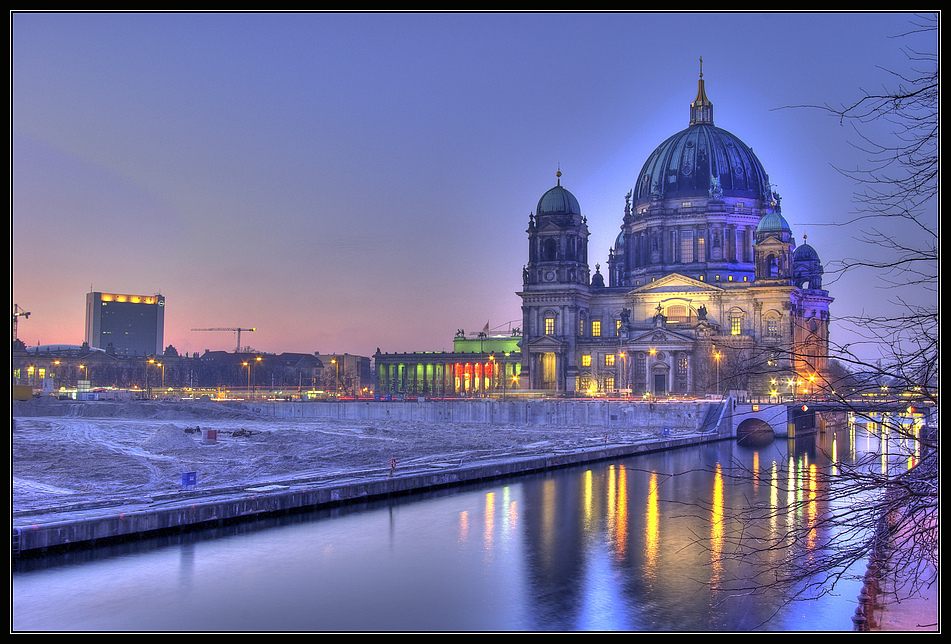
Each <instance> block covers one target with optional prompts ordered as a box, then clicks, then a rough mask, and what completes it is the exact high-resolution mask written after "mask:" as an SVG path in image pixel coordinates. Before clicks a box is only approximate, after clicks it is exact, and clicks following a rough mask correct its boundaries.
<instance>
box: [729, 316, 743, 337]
mask: <svg viewBox="0 0 951 644" xmlns="http://www.w3.org/2000/svg"><path fill="white" fill-rule="evenodd" d="M740 321H741V318H740V317H739V316H734V317H731V318H730V335H740Z"/></svg>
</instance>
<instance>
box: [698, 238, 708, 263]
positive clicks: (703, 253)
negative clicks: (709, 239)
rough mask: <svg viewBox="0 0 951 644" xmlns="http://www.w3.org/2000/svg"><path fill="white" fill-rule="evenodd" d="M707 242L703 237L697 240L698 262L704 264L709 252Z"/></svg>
mask: <svg viewBox="0 0 951 644" xmlns="http://www.w3.org/2000/svg"><path fill="white" fill-rule="evenodd" d="M705 242H706V240H704V238H703V237H698V238H697V261H698V262H702V261H705V260H706V257H707V250H706V248H707V247H706V243H705Z"/></svg>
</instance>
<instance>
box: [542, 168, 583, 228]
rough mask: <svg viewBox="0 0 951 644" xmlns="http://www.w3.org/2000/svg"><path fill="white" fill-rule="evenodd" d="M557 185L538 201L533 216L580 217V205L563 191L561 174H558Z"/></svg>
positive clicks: (571, 195)
mask: <svg viewBox="0 0 951 644" xmlns="http://www.w3.org/2000/svg"><path fill="white" fill-rule="evenodd" d="M556 176H557V177H558V185H556V186H555V187H554V188H552V189H551V190H549V191H548V192H546V193H545V194H543V195H542V198H541V199H539V200H538V208H536V209H535V214H536V215H537V216H539V217H541V216H544V215H577V216H581V205H580V204H579V203H578V200H577V199H575V196H574V195H573V194H571V193H570V192H568V191H567V190H565V189H564V188H563V187H562V185H561V172H558V173H557V175H556Z"/></svg>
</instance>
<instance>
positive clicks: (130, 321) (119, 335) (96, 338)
mask: <svg viewBox="0 0 951 644" xmlns="http://www.w3.org/2000/svg"><path fill="white" fill-rule="evenodd" d="M164 340H165V297H164V296H162V295H128V294H121V293H101V292H98V291H97V292H90V293H87V294H86V344H88V345H89V346H90V347H93V348H97V349H102V350H104V351H106V352H107V353H110V354H113V355H117V356H122V357H132V356H143V357H144V356H160V355H162V352H163V349H164V347H163V346H162V343H163V342H164Z"/></svg>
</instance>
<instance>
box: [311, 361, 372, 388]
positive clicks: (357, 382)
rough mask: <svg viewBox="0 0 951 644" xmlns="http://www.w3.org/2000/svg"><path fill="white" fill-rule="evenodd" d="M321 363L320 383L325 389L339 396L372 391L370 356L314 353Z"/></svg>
mask: <svg viewBox="0 0 951 644" xmlns="http://www.w3.org/2000/svg"><path fill="white" fill-rule="evenodd" d="M314 355H315V356H316V357H317V358H318V359H319V360H320V361H321V362H322V363H323V368H324V370H323V378H322V379H321V381H320V383H321V386H322V387H323V389H324V390H325V391H328V392H332V393H336V394H338V395H340V396H366V395H370V394H372V393H373V372H372V369H371V367H370V358H368V357H366V356H355V355H352V354H349V353H315V354H314Z"/></svg>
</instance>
